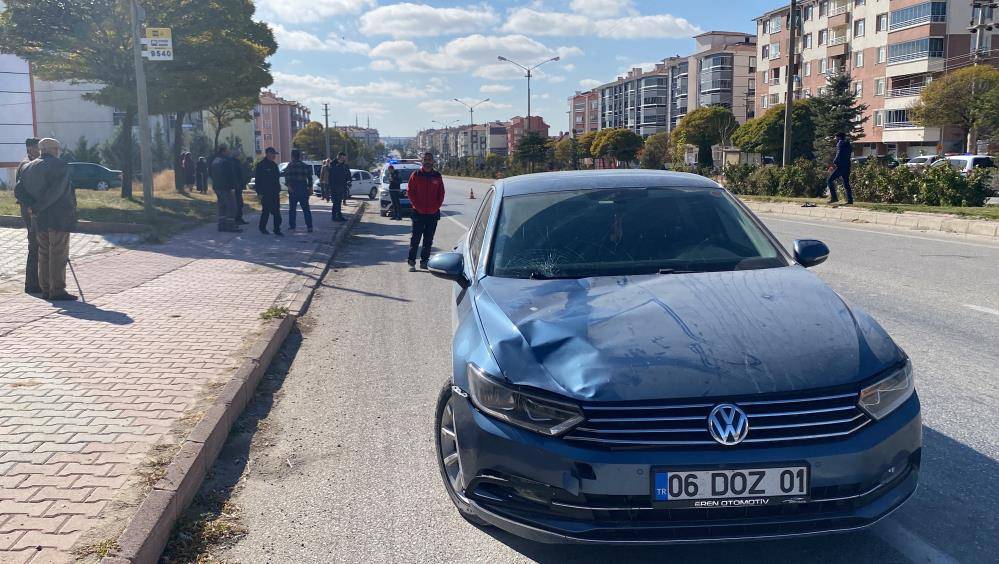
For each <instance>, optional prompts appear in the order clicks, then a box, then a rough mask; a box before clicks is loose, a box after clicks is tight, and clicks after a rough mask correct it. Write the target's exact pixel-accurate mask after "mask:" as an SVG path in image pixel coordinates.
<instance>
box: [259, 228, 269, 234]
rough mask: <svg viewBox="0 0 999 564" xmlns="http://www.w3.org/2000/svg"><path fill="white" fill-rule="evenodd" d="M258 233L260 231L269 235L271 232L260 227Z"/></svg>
mask: <svg viewBox="0 0 999 564" xmlns="http://www.w3.org/2000/svg"><path fill="white" fill-rule="evenodd" d="M260 233H261V235H270V234H271V232H270V231H268V230H266V229H261V230H260Z"/></svg>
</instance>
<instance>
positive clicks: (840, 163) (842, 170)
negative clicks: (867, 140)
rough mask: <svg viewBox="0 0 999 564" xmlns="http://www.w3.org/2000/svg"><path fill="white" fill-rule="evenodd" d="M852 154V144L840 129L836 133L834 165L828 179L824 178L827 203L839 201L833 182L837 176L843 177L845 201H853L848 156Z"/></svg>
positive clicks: (848, 202) (849, 202)
mask: <svg viewBox="0 0 999 564" xmlns="http://www.w3.org/2000/svg"><path fill="white" fill-rule="evenodd" d="M851 155H853V145H851V144H850V140H849V139H847V138H846V134H845V133H843V132H842V131H840V132H839V133H837V134H836V158H835V159H834V160H833V166H834V167H835V168H834V169H833V171H832V174H830V175H829V179H828V180H826V187H828V188H829V203H830V204H832V203H835V202H838V201H839V198H837V197H836V185H835V184H833V183H834V182H835V181H836V179H837V178H842V179H843V191H844V192H846V203H847V204H852V203H853V190H852V189H851V188H850V156H851Z"/></svg>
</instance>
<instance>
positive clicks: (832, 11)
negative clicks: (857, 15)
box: [829, 3, 850, 18]
mask: <svg viewBox="0 0 999 564" xmlns="http://www.w3.org/2000/svg"><path fill="white" fill-rule="evenodd" d="M849 9H850V4H848V3H843V4H838V5H833V6H829V17H830V18H831V17H833V16H838V15H840V14H843V13H845V12H846V11H847V10H849Z"/></svg>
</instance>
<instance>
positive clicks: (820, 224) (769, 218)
mask: <svg viewBox="0 0 999 564" xmlns="http://www.w3.org/2000/svg"><path fill="white" fill-rule="evenodd" d="M760 215H762V216H765V217H766V220H765V221H764V223H766V221H783V222H785V223H797V224H798V225H817V226H821V227H827V228H829V229H841V230H843V231H857V232H859V233H874V234H876V235H887V236H889V237H902V238H904V239H918V240H920V241H933V242H934V243H951V244H953V245H966V246H968V247H981V248H983V249H992V250H997V249H999V247H997V246H995V245H980V244H977V243H966V242H964V241H950V240H947V239H937V238H934V237H920V236H918V235H906V234H904V233H889V232H887V231H881V230H877V229H858V228H856V227H842V226H839V225H829V223H827V222H818V221H816V222H808V221H794V220H791V219H778V218H776V217H770V216H769V215H767V214H765V213H761V214H760Z"/></svg>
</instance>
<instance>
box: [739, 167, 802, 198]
mask: <svg viewBox="0 0 999 564" xmlns="http://www.w3.org/2000/svg"><path fill="white" fill-rule="evenodd" d="M792 166H793V165H792ZM781 176H783V173H782V172H781V169H780V167H776V166H761V167H759V168H757V169H756V170H755V171H753V173H752V174H751V175H750V176H749V192H747V193H748V194H755V195H757V196H776V195H777V194H778V192H779V191H780V181H781Z"/></svg>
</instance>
